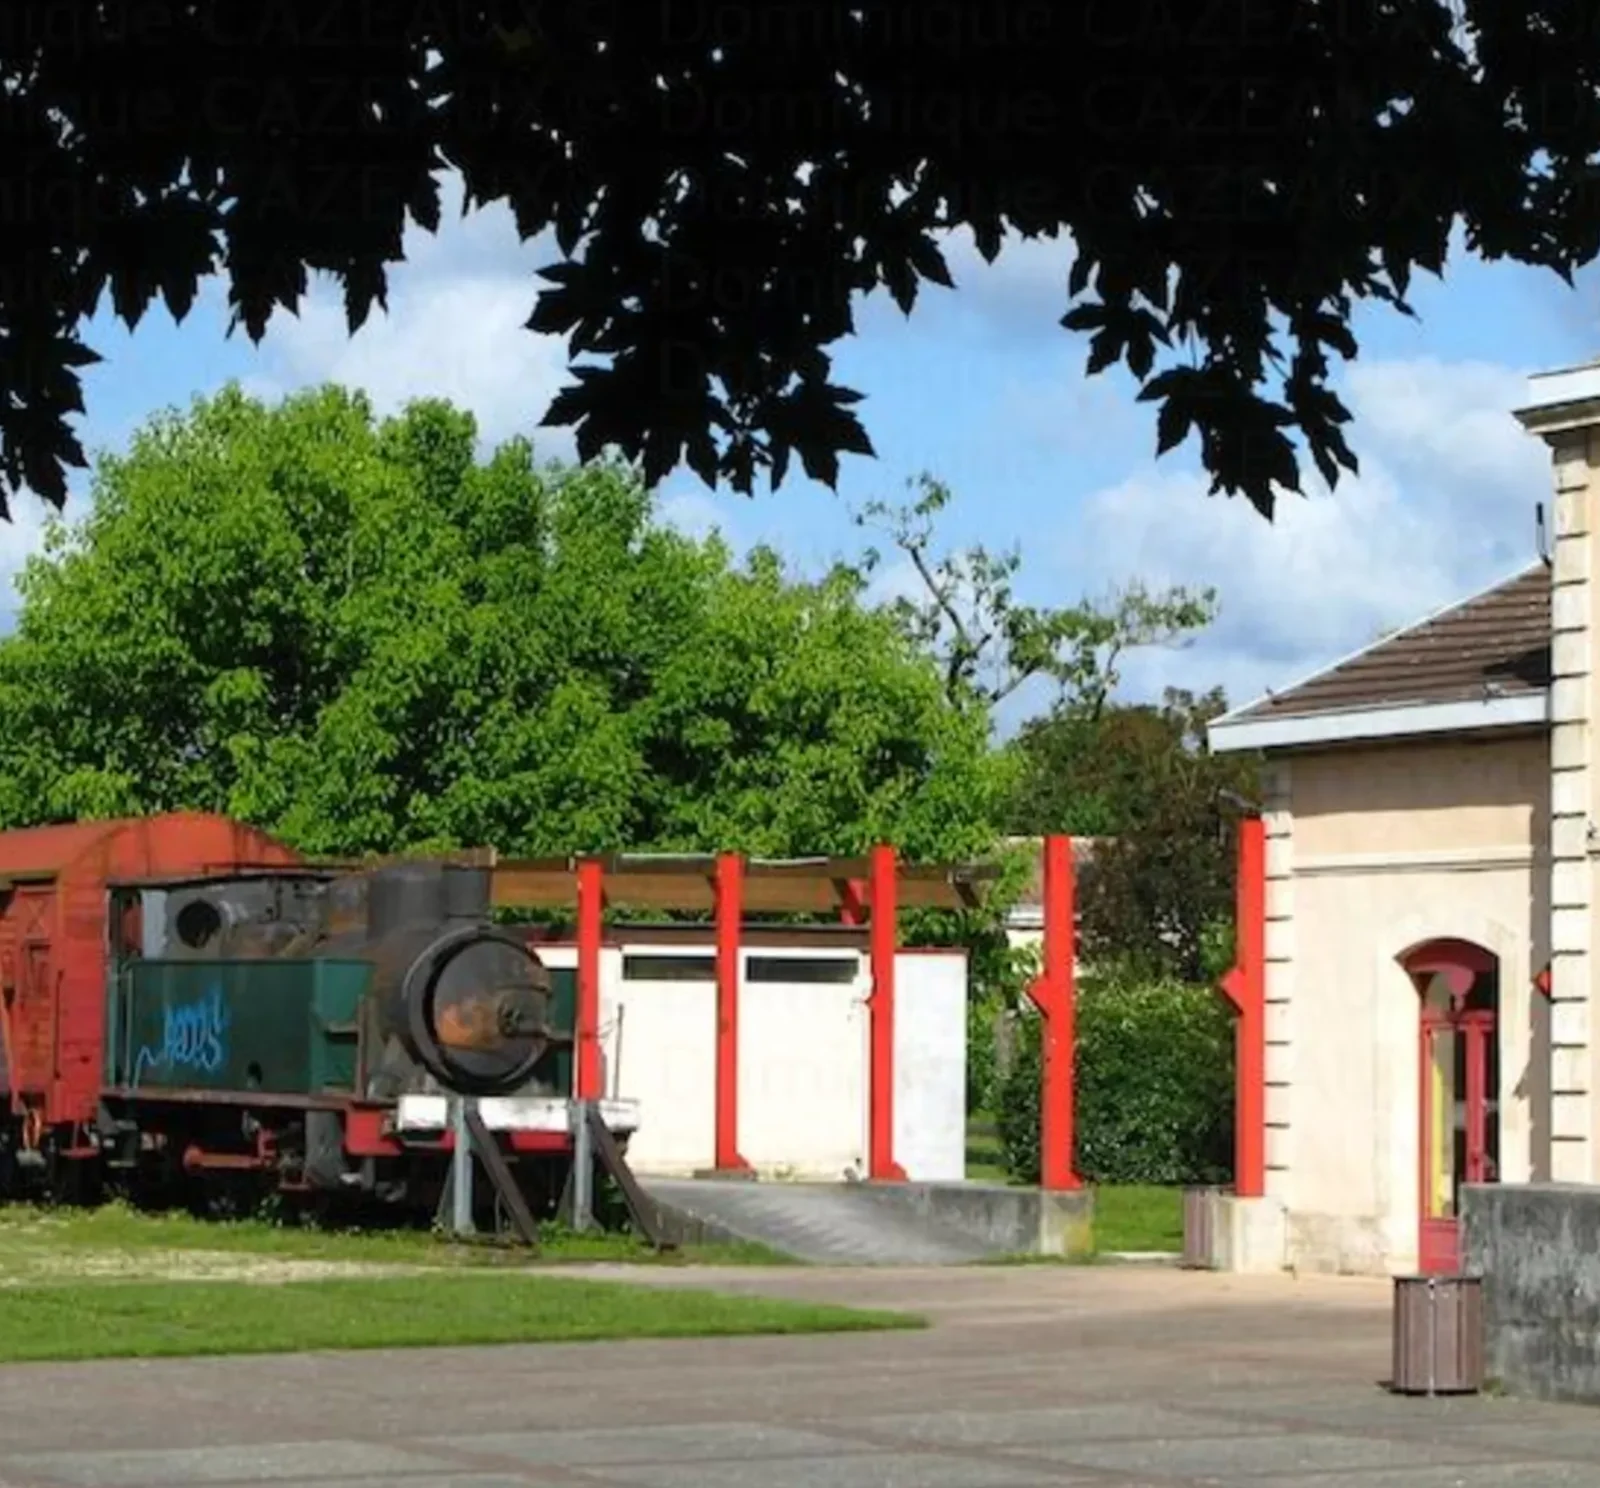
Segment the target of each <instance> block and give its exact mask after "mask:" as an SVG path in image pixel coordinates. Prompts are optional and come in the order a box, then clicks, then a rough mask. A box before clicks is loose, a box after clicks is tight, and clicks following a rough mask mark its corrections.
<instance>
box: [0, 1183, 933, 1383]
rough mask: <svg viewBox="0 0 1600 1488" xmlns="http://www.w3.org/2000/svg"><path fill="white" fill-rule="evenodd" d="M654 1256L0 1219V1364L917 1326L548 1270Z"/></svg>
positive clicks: (384, 1236)
mask: <svg viewBox="0 0 1600 1488" xmlns="http://www.w3.org/2000/svg"><path fill="white" fill-rule="evenodd" d="M676 1259H677V1260H678V1262H679V1264H684V1263H687V1264H691V1265H692V1264H694V1263H696V1262H701V1263H707V1262H710V1263H720V1264H748V1263H750V1262H762V1261H771V1260H774V1259H781V1258H778V1257H774V1256H773V1255H772V1253H771V1252H770V1251H766V1250H764V1249H762V1248H761V1247H759V1246H695V1247H690V1248H688V1249H687V1250H686V1251H685V1252H682V1253H680V1255H679V1256H678V1257H677V1258H676ZM656 1260H657V1258H656V1257H655V1256H654V1253H653V1252H651V1251H650V1250H649V1249H648V1248H647V1247H645V1246H643V1245H642V1244H641V1243H640V1242H638V1241H636V1240H632V1239H630V1238H629V1237H626V1236H615V1235H572V1234H563V1233H561V1232H559V1231H554V1230H552V1231H550V1232H549V1233H548V1234H547V1236H546V1243H545V1245H544V1247H543V1249H542V1250H541V1252H540V1253H539V1254H538V1255H537V1256H536V1257H535V1256H530V1255H529V1253H528V1252H527V1251H525V1250H522V1249H520V1248H516V1247H511V1246H507V1245H496V1244H489V1243H484V1244H479V1245H473V1244H463V1243H459V1242H455V1241H451V1240H446V1239H439V1238H435V1237H433V1236H431V1235H429V1234H427V1233H425V1232H417V1231H410V1232H404V1231H395V1232H386V1233H385V1232H380V1233H370V1232H368V1233H339V1232H332V1231H322V1230H316V1229H309V1228H295V1227H290V1226H278V1225H272V1224H266V1223H260V1222H253V1221H252V1222H236V1223H212V1222H208V1221H203V1220H197V1219H193V1218H190V1217H189V1216H187V1215H146V1214H140V1213H137V1212H135V1211H133V1210H130V1209H127V1208H123V1207H121V1206H117V1205H110V1206H107V1207H105V1208H101V1209H90V1210H83V1209H55V1210H43V1209H32V1208H24V1207H20V1206H17V1207H4V1208H0V1362H15V1361H18V1360H29V1359H32V1360H38V1359H95V1358H141V1357H156V1356H161V1355H195V1354H237V1353H281V1352H293V1351H298V1350H303V1349H367V1348H400V1347H423V1346H439V1345H447V1344H478V1343H548V1342H569V1341H576V1340H586V1339H603V1338H676V1337H691V1336H707V1335H731V1334H741V1333H743V1334H749V1333H815V1332H843V1331H852V1330H857V1329H869V1328H896V1327H918V1326H921V1325H922V1320H921V1319H919V1318H915V1317H909V1316H905V1315H902V1314H893V1313H881V1312H863V1311H857V1310H853V1309H849V1308H843V1307H828V1306H817V1305H812V1304H809V1303H807V1304H802V1303H792V1302H783V1301H775V1300H771V1299H765V1298H753V1297H734V1296H723V1295H719V1294H716V1293H711V1292H695V1291H687V1290H679V1289H678V1288H675V1287H674V1288H664V1287H663V1288H655V1287H632V1286H628V1285H627V1284H626V1283H618V1282H594V1281H587V1280H578V1279H576V1278H572V1277H564V1276H560V1275H552V1274H551V1272H550V1270H549V1269H548V1268H549V1267H550V1265H551V1263H552V1262H555V1263H560V1262H581V1261H656ZM657 1263H658V1264H659V1263H660V1262H659V1261H657ZM535 1267H537V1269H535Z"/></svg>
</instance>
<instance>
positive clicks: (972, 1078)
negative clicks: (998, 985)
mask: <svg viewBox="0 0 1600 1488" xmlns="http://www.w3.org/2000/svg"><path fill="white" fill-rule="evenodd" d="M999 1014H1000V1000H999V999H998V998H995V997H974V998H973V999H972V1000H971V1001H969V1002H968V1003H967V1114H968V1115H969V1116H971V1115H974V1114H976V1113H977V1112H980V1111H983V1112H987V1111H992V1110H993V1109H994V1104H995V1098H996V1095H997V1093H998V1092H997V1091H996V1089H995V1075H996V1071H997V1066H998V1060H997V1058H996V1055H997V1053H998V1051H997V1050H996V1048H995V1020H996V1018H998V1017H999Z"/></svg>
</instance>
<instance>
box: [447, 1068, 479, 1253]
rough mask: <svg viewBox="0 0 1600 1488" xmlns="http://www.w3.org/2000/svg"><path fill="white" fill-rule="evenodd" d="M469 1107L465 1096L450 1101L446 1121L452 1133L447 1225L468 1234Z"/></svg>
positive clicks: (470, 1181) (469, 1211)
mask: <svg viewBox="0 0 1600 1488" xmlns="http://www.w3.org/2000/svg"><path fill="white" fill-rule="evenodd" d="M470 1107H471V1101H470V1098H469V1097H467V1096H462V1095H458V1096H454V1097H453V1098H452V1099H451V1101H450V1124H451V1127H452V1129H453V1133H454V1136H455V1144H454V1151H453V1153H452V1155H451V1162H450V1211H451V1228H452V1229H453V1230H454V1231H455V1233H456V1234H458V1235H471V1234H473V1233H475V1232H474V1229H473V1224H472V1131H471V1127H470V1124H469V1122H468V1119H467V1117H468V1112H469V1110H470Z"/></svg>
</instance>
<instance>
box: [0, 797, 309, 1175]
mask: <svg viewBox="0 0 1600 1488" xmlns="http://www.w3.org/2000/svg"><path fill="white" fill-rule="evenodd" d="M299 861H300V860H299V858H298V856H297V855H296V854H295V853H294V852H293V851H291V850H290V849H289V848H287V847H285V846H284V845H283V844H282V843H280V842H276V841H274V840H273V839H272V838H270V837H268V836H266V835H265V834H264V833H262V832H259V831H257V830H256V829H255V828H253V827H247V826H244V825H243V824H241V823H239V822H236V821H232V820H229V819H228V818H226V817H221V816H212V815H208V814H205V813H202V812H190V811H180V812H172V813H170V814H168V815H165V816H154V817H145V818H140V819H137V820H125V821H99V822H78V823H74V824H72V825H70V826H57V827H37V828H33V829H30V830H27V831H20V832H3V833H0V1093H4V1095H5V1097H6V1099H7V1101H8V1106H9V1116H10V1124H11V1125H12V1127H13V1129H14V1130H15V1132H16V1135H17V1137H18V1138H19V1139H20V1149H21V1151H22V1152H24V1153H32V1152H37V1151H38V1149H39V1147H40V1145H41V1139H42V1138H43V1137H44V1136H45V1134H46V1133H52V1134H56V1135H57V1137H58V1141H59V1140H60V1139H62V1138H64V1139H65V1146H58V1148H57V1150H58V1153H59V1155H60V1156H62V1157H77V1156H85V1157H89V1156H98V1149H96V1148H95V1147H93V1146H92V1144H91V1142H90V1139H89V1132H88V1127H89V1124H90V1123H91V1122H92V1121H93V1120H94V1117H95V1112H96V1107H97V1104H98V1102H99V1099H100V1086H101V1080H102V1069H103V1060H104V1049H105V1009H106V976H107V951H108V933H107V932H108V926H107V924H106V908H107V884H108V882H109V881H110V880H113V879H122V878H137V877H145V876H151V875H157V874H174V875H175V874H195V875H201V874H208V873H233V872H239V871H241V870H249V869H261V868H284V867H290V866H293V865H295V864H296V863H298V862H299Z"/></svg>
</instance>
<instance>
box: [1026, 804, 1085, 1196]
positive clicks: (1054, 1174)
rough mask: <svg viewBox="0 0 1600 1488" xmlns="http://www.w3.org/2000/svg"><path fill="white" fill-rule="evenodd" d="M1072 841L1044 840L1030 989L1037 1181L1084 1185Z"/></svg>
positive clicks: (1059, 1186) (1054, 1186) (1061, 1186)
mask: <svg viewBox="0 0 1600 1488" xmlns="http://www.w3.org/2000/svg"><path fill="white" fill-rule="evenodd" d="M1074 889H1075V884H1074V882H1073V864H1072V839H1071V838H1070V837H1061V836H1054V837H1046V838H1045V839H1044V970H1043V973H1042V974H1041V975H1040V976H1039V977H1037V978H1036V979H1035V980H1034V981H1033V982H1032V983H1031V984H1030V985H1029V987H1028V996H1029V997H1030V998H1032V999H1033V1003H1034V1006H1035V1007H1037V1008H1038V1009H1039V1015H1040V1019H1041V1027H1040V1030H1039V1038H1040V1061H1039V1064H1040V1082H1039V1182H1040V1185H1041V1187H1043V1188H1047V1189H1074V1188H1080V1187H1082V1180H1081V1179H1080V1178H1079V1177H1078V1170H1077V1164H1076V1162H1075V1160H1074V1159H1075V1157H1076V1146H1077V1140H1076V1132H1075V1127H1076V1117H1077V1109H1076V1108H1077V1093H1076V1089H1075V1083H1076V1082H1075V1060H1076V1044H1077V1031H1076V1027H1075V1024H1076V1022H1077V974H1076V966H1075V962H1076V961H1077V929H1076V923H1075V918H1076V904H1075V902H1074V901H1075V895H1074Z"/></svg>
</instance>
